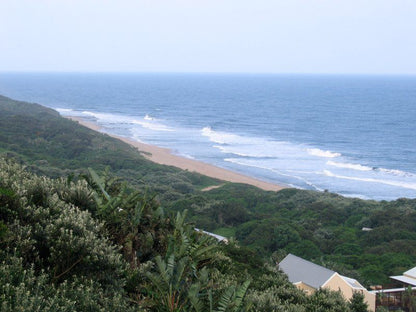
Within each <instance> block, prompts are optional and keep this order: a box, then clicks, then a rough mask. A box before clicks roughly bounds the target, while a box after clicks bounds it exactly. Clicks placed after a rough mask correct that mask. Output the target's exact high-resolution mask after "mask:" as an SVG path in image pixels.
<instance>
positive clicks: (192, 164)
mask: <svg viewBox="0 0 416 312" xmlns="http://www.w3.org/2000/svg"><path fill="white" fill-rule="evenodd" d="M67 118H68V119H71V120H74V121H76V122H78V123H79V124H80V125H83V126H85V127H87V128H90V129H92V130H95V131H98V132H100V130H101V129H100V127H99V126H97V125H96V124H94V123H92V122H88V121H85V120H83V119H82V118H77V117H67ZM107 134H108V135H109V136H111V137H114V138H117V139H119V140H121V141H123V142H125V143H127V144H130V145H132V146H133V147H135V148H137V149H138V151H139V152H140V153H141V154H142V155H143V156H144V157H146V158H147V159H149V160H150V161H153V162H155V163H158V164H161V165H167V166H173V167H177V168H180V169H183V170H188V171H190V172H197V173H200V174H203V175H206V176H208V177H211V178H215V179H218V180H222V181H228V182H233V183H243V184H249V185H254V186H256V187H258V188H260V189H263V190H266V191H280V190H281V189H284V188H286V187H285V186H282V185H277V184H273V183H268V182H264V181H261V180H258V179H255V178H252V177H249V176H246V175H243V174H240V173H237V172H233V171H230V170H227V169H223V168H220V167H216V166H213V165H210V164H207V163H204V162H201V161H197V160H193V159H189V158H185V157H182V156H178V155H174V154H172V152H171V150H169V149H167V148H161V147H158V146H154V145H150V144H145V143H141V142H138V141H135V140H133V139H129V138H125V137H121V136H117V135H112V134H109V133H107Z"/></svg>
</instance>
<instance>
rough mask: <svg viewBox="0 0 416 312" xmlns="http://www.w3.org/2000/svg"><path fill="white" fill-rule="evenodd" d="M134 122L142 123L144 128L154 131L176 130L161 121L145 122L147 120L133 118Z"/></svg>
mask: <svg viewBox="0 0 416 312" xmlns="http://www.w3.org/2000/svg"><path fill="white" fill-rule="evenodd" d="M132 123H133V124H136V125H140V126H142V127H143V128H146V129H149V130H153V131H168V132H173V131H175V130H174V129H172V128H170V127H168V126H166V125H164V124H160V123H154V122H145V121H141V120H132Z"/></svg>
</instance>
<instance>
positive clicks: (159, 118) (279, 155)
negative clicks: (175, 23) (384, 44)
mask: <svg viewBox="0 0 416 312" xmlns="http://www.w3.org/2000/svg"><path fill="white" fill-rule="evenodd" d="M0 94H2V95H5V96H9V97H11V98H14V99H18V100H24V101H29V102H36V103H39V104H43V105H45V106H48V107H51V108H54V109H56V110H57V111H58V112H60V113H61V114H62V115H63V116H77V117H82V118H85V119H86V120H88V121H90V122H93V123H96V124H97V125H99V126H100V127H102V131H104V132H107V133H109V134H117V135H121V136H125V137H129V138H132V139H134V140H137V141H141V142H145V143H150V144H155V145H158V146H161V147H167V148H170V149H171V150H172V151H173V153H175V154H177V155H181V156H183V157H188V158H192V159H196V160H200V161H203V162H206V163H210V164H214V165H216V166H219V167H222V168H225V169H229V170H233V171H236V172H239V173H243V174H246V175H249V176H253V177H256V178H258V179H261V180H264V181H268V182H274V183H278V184H284V185H287V186H291V187H296V188H303V189H311V190H318V191H324V190H328V191H330V192H335V193H339V194H341V195H344V196H350V197H360V198H367V199H376V200H391V199H396V198H399V197H409V198H415V197H416V136H415V130H416V126H415V121H416V77H415V76H342V75H339V76H337V75H260V74H259V75H257V74H238V75H237V74H133V73H130V74H127V73H120V74H117V73H105V74H103V73H96V74H93V73H89V74H81V73H0Z"/></svg>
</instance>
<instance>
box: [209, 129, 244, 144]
mask: <svg viewBox="0 0 416 312" xmlns="http://www.w3.org/2000/svg"><path fill="white" fill-rule="evenodd" d="M201 134H202V135H203V136H206V137H208V138H209V140H210V141H211V142H214V143H218V144H231V143H235V142H242V141H243V140H244V138H243V137H241V136H238V135H235V134H232V133H227V132H222V131H214V130H212V129H211V127H204V128H202V130H201Z"/></svg>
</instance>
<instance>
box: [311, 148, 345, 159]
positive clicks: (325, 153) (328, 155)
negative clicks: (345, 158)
mask: <svg viewBox="0 0 416 312" xmlns="http://www.w3.org/2000/svg"><path fill="white" fill-rule="evenodd" d="M306 151H307V152H308V154H309V155H312V156H318V157H325V158H335V157H340V156H341V154H340V153H334V152H331V151H323V150H321V149H319V148H308V149H306Z"/></svg>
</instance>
